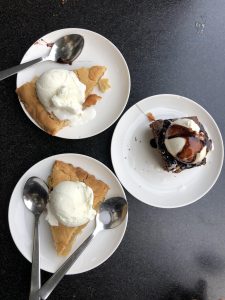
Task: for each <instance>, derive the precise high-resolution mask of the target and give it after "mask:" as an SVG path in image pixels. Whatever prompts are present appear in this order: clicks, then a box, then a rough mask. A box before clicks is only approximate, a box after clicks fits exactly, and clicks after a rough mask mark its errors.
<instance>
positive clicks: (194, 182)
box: [111, 95, 223, 208]
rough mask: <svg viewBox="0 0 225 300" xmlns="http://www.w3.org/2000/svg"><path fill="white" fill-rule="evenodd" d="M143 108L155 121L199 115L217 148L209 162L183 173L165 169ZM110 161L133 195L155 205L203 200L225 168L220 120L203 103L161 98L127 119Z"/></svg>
mask: <svg viewBox="0 0 225 300" xmlns="http://www.w3.org/2000/svg"><path fill="white" fill-rule="evenodd" d="M138 107H139V108H138ZM141 110H142V111H143V112H144V113H147V112H152V113H153V115H154V116H155V117H156V119H160V118H162V119H168V118H176V117H184V116H198V118H199V120H200V121H201V122H202V123H203V125H204V126H205V128H206V130H207V132H208V134H209V137H210V138H212V140H213V144H214V148H215V149H214V151H213V152H211V153H209V155H208V157H207V164H206V165H205V166H201V167H196V168H193V169H190V170H185V171H183V172H181V173H179V174H173V173H168V172H166V171H164V170H163V169H162V167H161V165H162V163H161V157H160V155H159V154H158V152H157V150H156V149H153V148H152V147H151V146H150V144H149V142H150V139H151V138H152V133H151V130H150V129H149V122H148V119H147V118H146V116H145V115H144V114H143V113H141ZM111 157H112V162H113V166H114V170H115V172H116V174H117V176H118V178H119V179H120V181H121V182H122V184H123V185H124V187H125V188H126V189H127V190H128V191H129V192H130V193H131V194H132V195H133V196H134V197H136V198H137V199H139V200H141V201H143V202H145V203H147V204H149V205H152V206H157V207H164V208H172V207H180V206H185V205H187V204H190V203H193V202H194V201H196V200H198V199H200V198H201V197H202V196H203V195H205V194H206V193H207V192H208V191H209V190H210V189H211V187H212V186H213V185H214V183H215V182H216V180H217V178H218V176H219V174H220V171H221V168H222V164H223V141H222V137H221V134H220V131H219V128H218V127H217V125H216V123H215V121H214V120H213V118H212V117H211V116H210V114H209V113H208V112H207V111H206V110H205V109H204V108H203V107H201V106H200V105H199V104H197V103H196V102H194V101H192V100H190V99H187V98H185V97H181V96H177V95H156V96H152V97H148V98H146V99H144V100H142V101H140V102H138V103H137V105H134V106H132V107H131V108H130V109H129V110H128V111H127V112H126V113H125V114H124V115H123V116H122V118H121V119H120V121H119V123H118V124H117V127H116V129H115V131H114V134H113V138H112V144H111Z"/></svg>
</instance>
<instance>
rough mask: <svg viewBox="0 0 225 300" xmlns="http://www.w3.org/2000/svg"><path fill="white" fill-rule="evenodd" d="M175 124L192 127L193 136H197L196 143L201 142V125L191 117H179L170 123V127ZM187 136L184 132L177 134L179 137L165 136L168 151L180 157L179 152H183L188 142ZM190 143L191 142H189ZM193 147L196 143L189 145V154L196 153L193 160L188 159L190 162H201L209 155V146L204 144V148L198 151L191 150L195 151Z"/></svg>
mask: <svg viewBox="0 0 225 300" xmlns="http://www.w3.org/2000/svg"><path fill="white" fill-rule="evenodd" d="M173 125H180V126H183V127H186V128H188V129H190V130H191V131H193V132H194V133H193V136H195V137H196V143H200V139H199V137H198V134H199V133H200V127H199V125H198V124H197V123H196V122H195V121H193V120H191V119H188V118H183V119H182V118H181V119H177V120H175V121H174V122H172V123H171V124H170V127H169V129H170V128H171V127H172V126H173ZM187 138H188V137H185V136H182V134H181V135H180V136H177V137H172V138H168V137H167V138H165V146H166V149H167V151H168V152H169V153H170V154H171V155H172V156H173V157H175V158H177V159H178V160H179V158H178V154H179V153H181V152H182V150H183V149H184V147H185V145H186V143H187ZM188 145H189V143H188ZM192 147H194V145H192V146H191V145H189V146H188V148H187V154H190V153H193V154H195V159H194V160H193V161H188V162H189V163H192V164H197V163H200V162H201V161H202V160H203V159H204V158H205V157H206V155H207V147H206V146H204V147H202V149H201V150H200V151H199V152H197V153H194V152H191V151H194V149H192ZM184 162H187V161H184Z"/></svg>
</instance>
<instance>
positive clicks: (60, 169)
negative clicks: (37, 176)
mask: <svg viewBox="0 0 225 300" xmlns="http://www.w3.org/2000/svg"><path fill="white" fill-rule="evenodd" d="M62 181H82V182H84V183H85V184H86V185H88V186H89V187H90V188H92V190H93V193H94V203H93V207H94V209H95V210H98V207H99V205H100V203H101V202H102V201H103V200H104V199H105V196H106V194H107V192H108V190H109V187H108V185H107V184H106V183H104V182H103V181H101V180H98V179H96V178H95V176H94V175H91V174H89V173H88V172H86V171H85V170H83V169H81V168H79V167H74V166H73V165H71V164H68V163H64V162H62V161H55V163H54V165H53V168H52V172H51V175H50V176H49V179H48V185H49V189H50V191H51V190H52V189H53V188H54V187H55V186H56V185H57V184H59V183H60V182H62ZM86 225H87V224H84V225H82V226H78V227H67V226H64V225H61V224H60V225H59V226H50V227H51V233H52V238H53V241H54V245H55V248H56V251H57V254H58V255H63V256H66V255H68V253H69V252H70V250H71V247H72V245H73V242H74V241H75V240H76V237H77V235H78V234H80V233H81V231H82V229H83V228H84V227H85V226H86Z"/></svg>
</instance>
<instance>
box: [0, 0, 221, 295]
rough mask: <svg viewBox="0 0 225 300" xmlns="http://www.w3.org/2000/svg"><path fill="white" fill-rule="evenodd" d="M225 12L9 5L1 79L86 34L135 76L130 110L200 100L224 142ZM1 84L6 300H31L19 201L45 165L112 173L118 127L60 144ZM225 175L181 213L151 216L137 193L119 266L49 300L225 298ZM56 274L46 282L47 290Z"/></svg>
mask: <svg viewBox="0 0 225 300" xmlns="http://www.w3.org/2000/svg"><path fill="white" fill-rule="evenodd" d="M224 11H225V2H224V1H223V0H205V1H204V0H193V1H189V0H187V1H184V0H183V1H181V0H173V1H169V0H167V1H166V0H137V1H134V0H123V1H122V0H121V1H119V0H117V1H116V0H114V1H110V0H107V1H104V0H88V1H86V0H68V1H65V4H64V5H62V4H61V2H60V1H58V0H49V1H46V0H45V1H44V0H36V1H35V0H33V1H32V0H23V1H22V0H18V1H15V0H7V1H4V0H0V25H1V26H0V28H1V29H0V41H1V43H0V57H1V62H0V69H5V68H7V67H9V66H13V65H16V64H18V63H19V62H20V60H21V58H22V56H23V55H24V53H25V51H26V50H27V48H28V47H29V46H30V45H31V44H32V43H33V42H34V41H35V40H37V39H38V38H39V37H41V36H43V35H45V34H46V33H48V32H51V31H53V30H56V29H61V28H67V27H80V28H86V29H90V30H93V31H96V32H98V33H100V34H102V35H104V36H105V37H106V38H108V39H110V40H111V41H112V42H113V43H114V44H115V45H116V46H117V47H118V48H119V49H120V50H121V52H122V53H123V55H124V57H125V59H126V61H127V63H128V66H129V69H130V73H131V80H132V86H131V93H130V98H129V102H128V105H127V107H126V110H127V109H128V108H129V107H130V106H132V105H133V104H134V103H136V102H137V101H139V100H141V99H143V98H145V97H147V96H150V95H154V94H161V93H174V94H179V95H184V96H186V97H189V98H191V99H195V100H197V102H198V103H200V104H201V105H203V106H204V107H205V108H206V109H207V110H208V111H209V112H210V114H212V116H213V118H214V119H215V120H216V122H217V124H218V125H219V127H220V129H221V132H222V134H223V135H224V133H225V100H224V98H225V59H224V58H225V17H224ZM15 85H16V77H15V76H13V77H11V78H8V79H6V80H4V81H2V82H0V107H1V108H0V112H1V171H2V172H1V197H0V198H1V209H0V299H4V300H7V299H10V300H11V299H17V300H19V299H23V300H24V299H28V293H29V285H30V270H31V264H30V263H29V262H28V261H27V260H25V258H24V257H23V256H22V255H21V254H20V252H19V251H18V250H17V248H16V246H15V245H14V242H13V240H12V238H11V235H10V232H9V227H8V216H7V213H8V204H9V199H10V195H11V192H12V190H13V188H14V186H15V184H16V183H17V181H18V180H19V178H20V177H21V176H22V175H23V173H24V172H25V171H26V170H27V169H28V168H30V167H31V166H32V165H33V164H35V163H36V162H38V161H40V160H42V159H43V158H45V157H47V156H50V155H54V154H58V153H66V152H74V153H82V154H86V155H89V156H92V157H94V158H96V159H98V160H100V161H101V162H103V163H104V164H106V165H107V166H108V167H109V168H111V169H112V163H111V159H110V142H111V138H112V133H113V130H114V128H115V125H116V124H114V125H113V126H111V127H110V128H109V129H107V130H106V131H105V132H104V133H101V134H100V135H98V136H95V137H92V138H88V139H85V140H80V141H79V140H74V141H72V140H62V139H59V138H52V137H50V136H49V135H47V134H45V133H44V132H42V131H41V130H39V129H38V128H37V127H36V126H34V125H33V124H32V122H30V121H29V120H28V118H27V117H26V115H25V114H24V112H23V111H22V109H21V107H20V105H19V103H18V100H17V97H16V95H15V93H14V90H15ZM224 180H225V172H224V169H223V170H222V174H221V176H220V178H219V180H218V181H217V183H216V184H215V186H214V187H213V188H212V190H211V191H210V192H209V193H208V194H207V195H206V196H204V197H203V198H202V199H201V200H200V201H198V202H196V203H195V204H192V205H190V206H187V207H183V208H179V209H170V210H166V209H158V208H154V207H150V206H147V205H145V204H143V203H141V202H139V201H137V200H136V199H135V198H134V197H132V196H131V195H130V194H129V193H127V197H128V200H129V224H128V228H127V232H126V234H125V237H124V239H123V241H122V243H121V245H120V247H119V248H118V250H117V251H116V252H115V253H114V254H113V255H112V257H111V258H110V259H109V260H108V261H106V262H105V263H104V264H102V265H101V266H100V267H98V268H96V269H94V270H92V271H90V272H88V273H84V274H81V275H75V276H66V277H65V278H64V279H63V281H62V282H61V283H60V284H59V286H58V287H57V288H56V290H55V291H54V292H53V293H52V295H51V296H50V298H49V299H56V300H57V299H79V300H82V299H98V300H100V299H117V300H120V299H121V300H125V299H152V300H158V299H160V300H161V299H162V300H170V299H172V300H178V299H179V300H191V299H192V300H193V299H197V300H203V299H204V300H218V299H219V298H221V297H225V199H224V191H225V190H224V183H225V181H224ZM48 277H49V273H47V272H42V280H43V282H44V281H45V280H46V279H47V278H48Z"/></svg>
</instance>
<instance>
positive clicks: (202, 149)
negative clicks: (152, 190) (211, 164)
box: [150, 116, 212, 173]
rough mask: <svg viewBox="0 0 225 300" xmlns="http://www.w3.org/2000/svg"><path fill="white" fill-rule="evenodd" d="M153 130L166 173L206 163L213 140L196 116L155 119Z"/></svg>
mask: <svg viewBox="0 0 225 300" xmlns="http://www.w3.org/2000/svg"><path fill="white" fill-rule="evenodd" d="M150 127H151V129H152V132H153V135H154V141H155V144H156V146H157V148H158V151H159V152H160V154H161V156H162V158H163V160H164V168H165V169H166V170H167V171H172V172H174V173H179V172H181V171H183V170H185V169H190V168H193V167H197V166H201V165H204V164H206V157H207V154H208V153H209V152H210V151H211V150H212V140H211V139H210V138H209V137H208V134H207V132H206V130H205V128H204V126H203V124H202V123H200V121H199V120H198V118H197V117H196V116H194V117H185V118H177V119H166V120H156V121H154V122H152V123H151V124H150Z"/></svg>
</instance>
